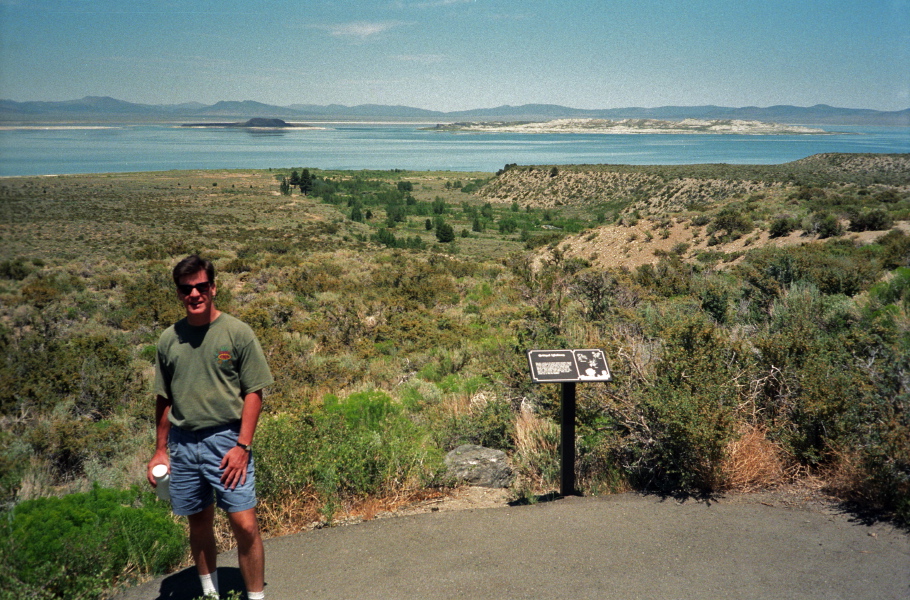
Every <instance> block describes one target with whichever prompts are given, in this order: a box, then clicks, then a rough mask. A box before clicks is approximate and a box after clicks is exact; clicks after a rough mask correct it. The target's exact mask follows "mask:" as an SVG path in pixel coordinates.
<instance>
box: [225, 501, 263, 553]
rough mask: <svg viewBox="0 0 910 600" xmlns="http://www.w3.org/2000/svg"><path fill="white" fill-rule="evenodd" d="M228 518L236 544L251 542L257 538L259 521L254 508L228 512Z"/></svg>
mask: <svg viewBox="0 0 910 600" xmlns="http://www.w3.org/2000/svg"><path fill="white" fill-rule="evenodd" d="M228 520H229V521H230V523H231V529H232V530H233V532H234V537H235V538H237V544H238V545H241V546H243V545H248V544H252V543H254V542H255V541H256V540H258V539H259V521H258V519H257V518H256V509H254V508H251V509H249V510H244V511H240V512H236V513H228Z"/></svg>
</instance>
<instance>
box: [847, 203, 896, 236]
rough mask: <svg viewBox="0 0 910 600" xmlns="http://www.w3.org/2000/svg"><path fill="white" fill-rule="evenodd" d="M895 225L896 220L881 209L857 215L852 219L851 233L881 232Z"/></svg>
mask: <svg viewBox="0 0 910 600" xmlns="http://www.w3.org/2000/svg"><path fill="white" fill-rule="evenodd" d="M892 225H894V219H892V218H891V215H889V214H888V212H887V211H884V210H882V209H880V208H876V209H873V210H870V211H869V212H866V213H863V214H860V215H856V216H855V217H853V218H852V219H850V231H881V230H883V229H888V228H890V227H891V226H892Z"/></svg>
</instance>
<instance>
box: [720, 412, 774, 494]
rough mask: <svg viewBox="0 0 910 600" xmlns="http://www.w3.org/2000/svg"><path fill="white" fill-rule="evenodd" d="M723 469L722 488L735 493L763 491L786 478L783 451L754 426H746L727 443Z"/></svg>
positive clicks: (763, 431) (762, 429)
mask: <svg viewBox="0 0 910 600" xmlns="http://www.w3.org/2000/svg"><path fill="white" fill-rule="evenodd" d="M722 471H723V478H724V482H725V487H726V488H727V489H728V490H729V491H735V492H754V491H758V490H765V489H769V488H773V487H775V486H777V485H780V484H781V483H784V482H785V481H786V480H788V479H789V475H788V472H787V469H786V461H785V460H784V452H783V450H782V449H781V447H780V446H779V445H778V444H776V443H774V442H772V441H771V440H769V439H768V437H767V435H766V432H765V430H764V428H762V427H759V426H755V425H745V426H744V427H743V428H742V430H741V432H740V437H739V438H737V439H736V440H734V441H732V442H730V443H729V444H728V446H727V456H726V458H725V459H724V462H723V465H722Z"/></svg>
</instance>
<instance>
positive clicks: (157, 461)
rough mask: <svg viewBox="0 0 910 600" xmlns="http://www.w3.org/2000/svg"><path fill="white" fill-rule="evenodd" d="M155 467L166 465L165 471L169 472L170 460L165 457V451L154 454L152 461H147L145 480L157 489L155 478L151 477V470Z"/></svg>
mask: <svg viewBox="0 0 910 600" xmlns="http://www.w3.org/2000/svg"><path fill="white" fill-rule="evenodd" d="M155 465H167V470H168V472H170V470H171V459H170V457H169V456H168V455H167V451H164V452H156V453H155V456H153V457H152V460H150V461H149V465H148V469H146V472H145V478H146V479H148V481H149V483H150V484H152V487H153V488H154V487H158V482H157V481H155V476H154V475H152V469H154V468H155Z"/></svg>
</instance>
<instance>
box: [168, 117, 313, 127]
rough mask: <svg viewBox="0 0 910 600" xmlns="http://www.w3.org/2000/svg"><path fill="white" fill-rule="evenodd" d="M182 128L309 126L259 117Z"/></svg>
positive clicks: (186, 125) (197, 124)
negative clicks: (241, 121)
mask: <svg viewBox="0 0 910 600" xmlns="http://www.w3.org/2000/svg"><path fill="white" fill-rule="evenodd" d="M181 127H246V128H248V129H291V128H298V127H309V125H304V124H296V123H288V122H287V121H283V120H281V119H265V118H261V117H257V118H254V119H249V120H248V121H244V122H243V123H184V124H183V125H181Z"/></svg>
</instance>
